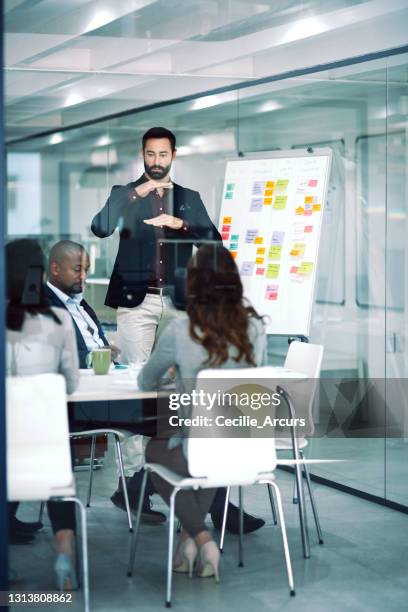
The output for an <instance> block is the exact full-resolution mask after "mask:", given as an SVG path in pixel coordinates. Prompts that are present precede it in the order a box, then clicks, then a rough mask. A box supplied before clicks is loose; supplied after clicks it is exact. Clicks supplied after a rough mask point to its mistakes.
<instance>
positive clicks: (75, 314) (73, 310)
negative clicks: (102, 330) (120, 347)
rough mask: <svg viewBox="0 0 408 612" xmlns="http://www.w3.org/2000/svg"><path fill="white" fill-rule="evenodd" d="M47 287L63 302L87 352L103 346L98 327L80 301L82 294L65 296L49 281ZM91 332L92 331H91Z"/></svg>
mask: <svg viewBox="0 0 408 612" xmlns="http://www.w3.org/2000/svg"><path fill="white" fill-rule="evenodd" d="M47 285H48V287H49V288H50V289H51V291H53V292H54V293H55V295H56V296H57V297H58V298H59V299H60V300H61V302H63V304H64V305H65V307H66V308H67V310H69V313H70V314H71V316H72V318H73V319H74V321H75V323H76V324H77V326H78V328H79V331H80V332H81V335H82V337H83V339H84V342H85V344H86V348H87V349H88V351H92V350H93V349H97V348H100V347H103V346H104V343H103V340H102V338H101V337H100V336H99V332H98V326H97V325H96V323H95V321H94V320H93V319H92V317H90V316H89V314H88V313H87V312H86V310H85V309H84V307H83V306H81V301H82V299H83V294H82V293H77V294H76V295H74V296H72V297H71V296H70V295H67V294H66V293H64V292H63V291H61V290H60V289H58V288H57V287H54V285H52V284H51V283H50V282H49V281H48V282H47ZM91 330H92V331H91Z"/></svg>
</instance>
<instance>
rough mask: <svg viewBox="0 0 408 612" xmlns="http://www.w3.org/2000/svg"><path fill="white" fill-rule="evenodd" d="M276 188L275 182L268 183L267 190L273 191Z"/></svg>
mask: <svg viewBox="0 0 408 612" xmlns="http://www.w3.org/2000/svg"><path fill="white" fill-rule="evenodd" d="M274 187H275V181H266V183H265V189H273V188H274Z"/></svg>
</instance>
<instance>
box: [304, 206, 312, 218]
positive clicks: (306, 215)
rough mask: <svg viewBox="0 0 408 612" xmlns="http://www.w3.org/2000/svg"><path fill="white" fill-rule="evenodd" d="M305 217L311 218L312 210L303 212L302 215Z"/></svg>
mask: <svg viewBox="0 0 408 612" xmlns="http://www.w3.org/2000/svg"><path fill="white" fill-rule="evenodd" d="M303 214H304V216H305V217H311V216H312V209H311V208H308V209H307V210H305V212H304V213H303Z"/></svg>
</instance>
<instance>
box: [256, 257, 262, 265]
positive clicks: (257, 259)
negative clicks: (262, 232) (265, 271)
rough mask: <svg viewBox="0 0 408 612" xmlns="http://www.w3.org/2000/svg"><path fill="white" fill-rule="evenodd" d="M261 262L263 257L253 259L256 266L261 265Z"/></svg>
mask: <svg viewBox="0 0 408 612" xmlns="http://www.w3.org/2000/svg"><path fill="white" fill-rule="evenodd" d="M263 262H264V258H263V257H257V258H256V259H255V263H257V264H263Z"/></svg>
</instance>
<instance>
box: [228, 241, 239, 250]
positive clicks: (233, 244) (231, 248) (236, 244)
mask: <svg viewBox="0 0 408 612" xmlns="http://www.w3.org/2000/svg"><path fill="white" fill-rule="evenodd" d="M237 250H238V243H237V242H232V243H231V244H230V251H237Z"/></svg>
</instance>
